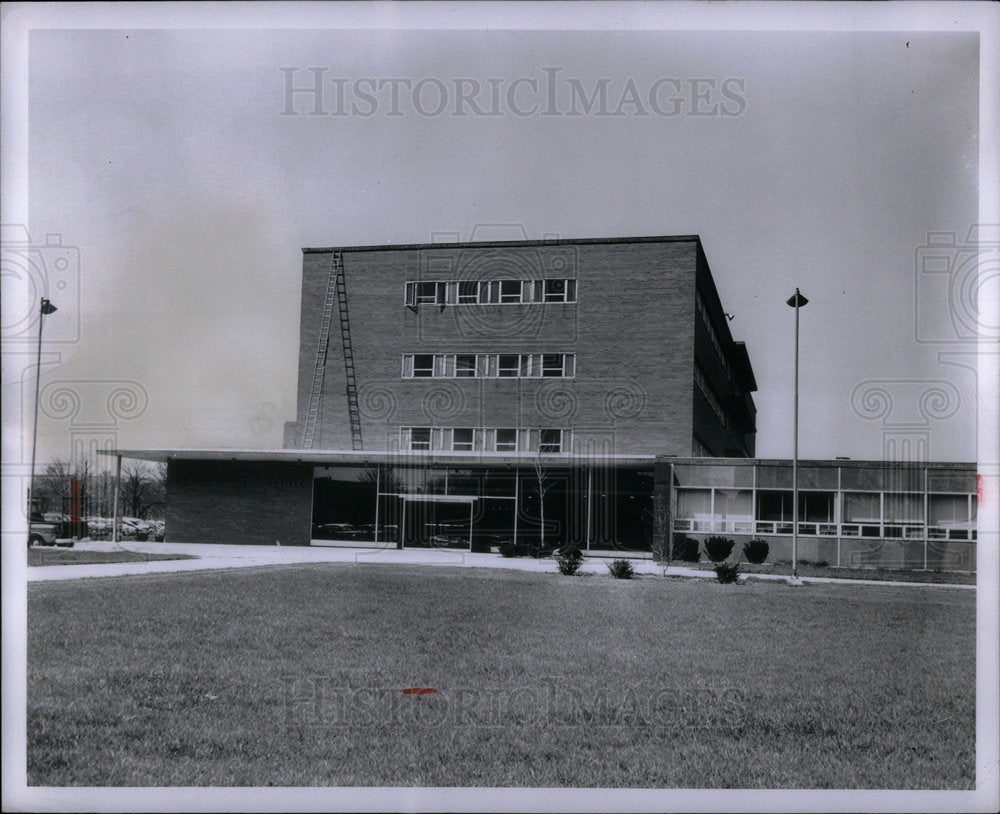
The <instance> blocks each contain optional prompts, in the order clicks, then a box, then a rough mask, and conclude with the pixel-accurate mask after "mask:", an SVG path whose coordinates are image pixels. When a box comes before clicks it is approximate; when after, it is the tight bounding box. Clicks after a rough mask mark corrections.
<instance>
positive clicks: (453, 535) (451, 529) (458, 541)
mask: <svg viewBox="0 0 1000 814" xmlns="http://www.w3.org/2000/svg"><path fill="white" fill-rule="evenodd" d="M403 500H404V518H403V546H404V547H405V548H448V549H460V550H462V551H469V550H470V549H471V546H472V533H473V514H474V507H475V501H476V498H474V497H467V496H459V495H454V496H452V495H449V496H447V497H444V496H439V495H433V496H432V495H407V496H405V497H404V499H403Z"/></svg>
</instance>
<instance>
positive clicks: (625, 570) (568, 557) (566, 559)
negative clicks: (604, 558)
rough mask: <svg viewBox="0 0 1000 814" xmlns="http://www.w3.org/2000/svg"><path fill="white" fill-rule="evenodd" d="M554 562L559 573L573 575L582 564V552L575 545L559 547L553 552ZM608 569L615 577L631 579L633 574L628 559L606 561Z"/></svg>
mask: <svg viewBox="0 0 1000 814" xmlns="http://www.w3.org/2000/svg"><path fill="white" fill-rule="evenodd" d="M555 557H556V563H558V565H559V573H560V574H565V575H566V576H568V577H571V576H573V575H574V574H575V573H576V572H577V571H579V570H580V566H581V565H583V552H582V551H580V549H579V548H576V547H575V546H567V547H566V548H560V549H558V550H557V551H556V552H555ZM608 571H609V572H610V573H611V576H613V577H614V578H615V579H632V577H634V576H635V568H633V567H632V563H630V562H629V561H628V560H613V561H612V562H609V563H608Z"/></svg>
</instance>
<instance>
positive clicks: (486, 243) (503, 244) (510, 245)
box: [302, 235, 701, 254]
mask: <svg viewBox="0 0 1000 814" xmlns="http://www.w3.org/2000/svg"><path fill="white" fill-rule="evenodd" d="M692 241H693V242H695V243H699V244H700V243H701V237H700V236H699V235H661V236H645V237H585V238H579V239H576V240H574V239H571V238H556V239H553V240H483V241H478V242H469V243H386V244H384V245H381V246H327V247H325V248H309V247H305V248H303V249H302V253H303V254H324V253H327V252H385V251H411V250H413V249H493V248H505V249H514V248H518V247H538V246H593V245H599V244H602V243H684V242H692Z"/></svg>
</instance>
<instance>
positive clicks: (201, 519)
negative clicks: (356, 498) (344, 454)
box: [165, 460, 313, 545]
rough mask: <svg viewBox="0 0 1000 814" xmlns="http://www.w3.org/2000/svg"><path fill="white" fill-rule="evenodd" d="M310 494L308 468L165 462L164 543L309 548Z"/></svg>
mask: <svg viewBox="0 0 1000 814" xmlns="http://www.w3.org/2000/svg"><path fill="white" fill-rule="evenodd" d="M312 490H313V467H312V466H311V465H309V464H299V463H287V462H280V463H269V462H258V461H232V462H230V461H200V460H171V461H170V462H169V463H168V465H167V507H166V518H165V519H166V540H167V542H171V543H232V544H238V545H275V543H276V542H280V543H281V545H309V540H310V536H311V516H312ZM220 519H221V521H222V522H220Z"/></svg>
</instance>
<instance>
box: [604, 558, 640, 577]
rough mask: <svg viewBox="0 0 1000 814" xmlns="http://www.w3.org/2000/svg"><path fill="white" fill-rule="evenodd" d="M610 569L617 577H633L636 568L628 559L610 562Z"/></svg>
mask: <svg viewBox="0 0 1000 814" xmlns="http://www.w3.org/2000/svg"><path fill="white" fill-rule="evenodd" d="M608 571H610V572H611V576H613V577H614V578H615V579H632V577H634V576H635V569H634V568H633V567H632V563H630V562H629V561H628V560H613V561H612V562H609V563H608Z"/></svg>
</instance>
